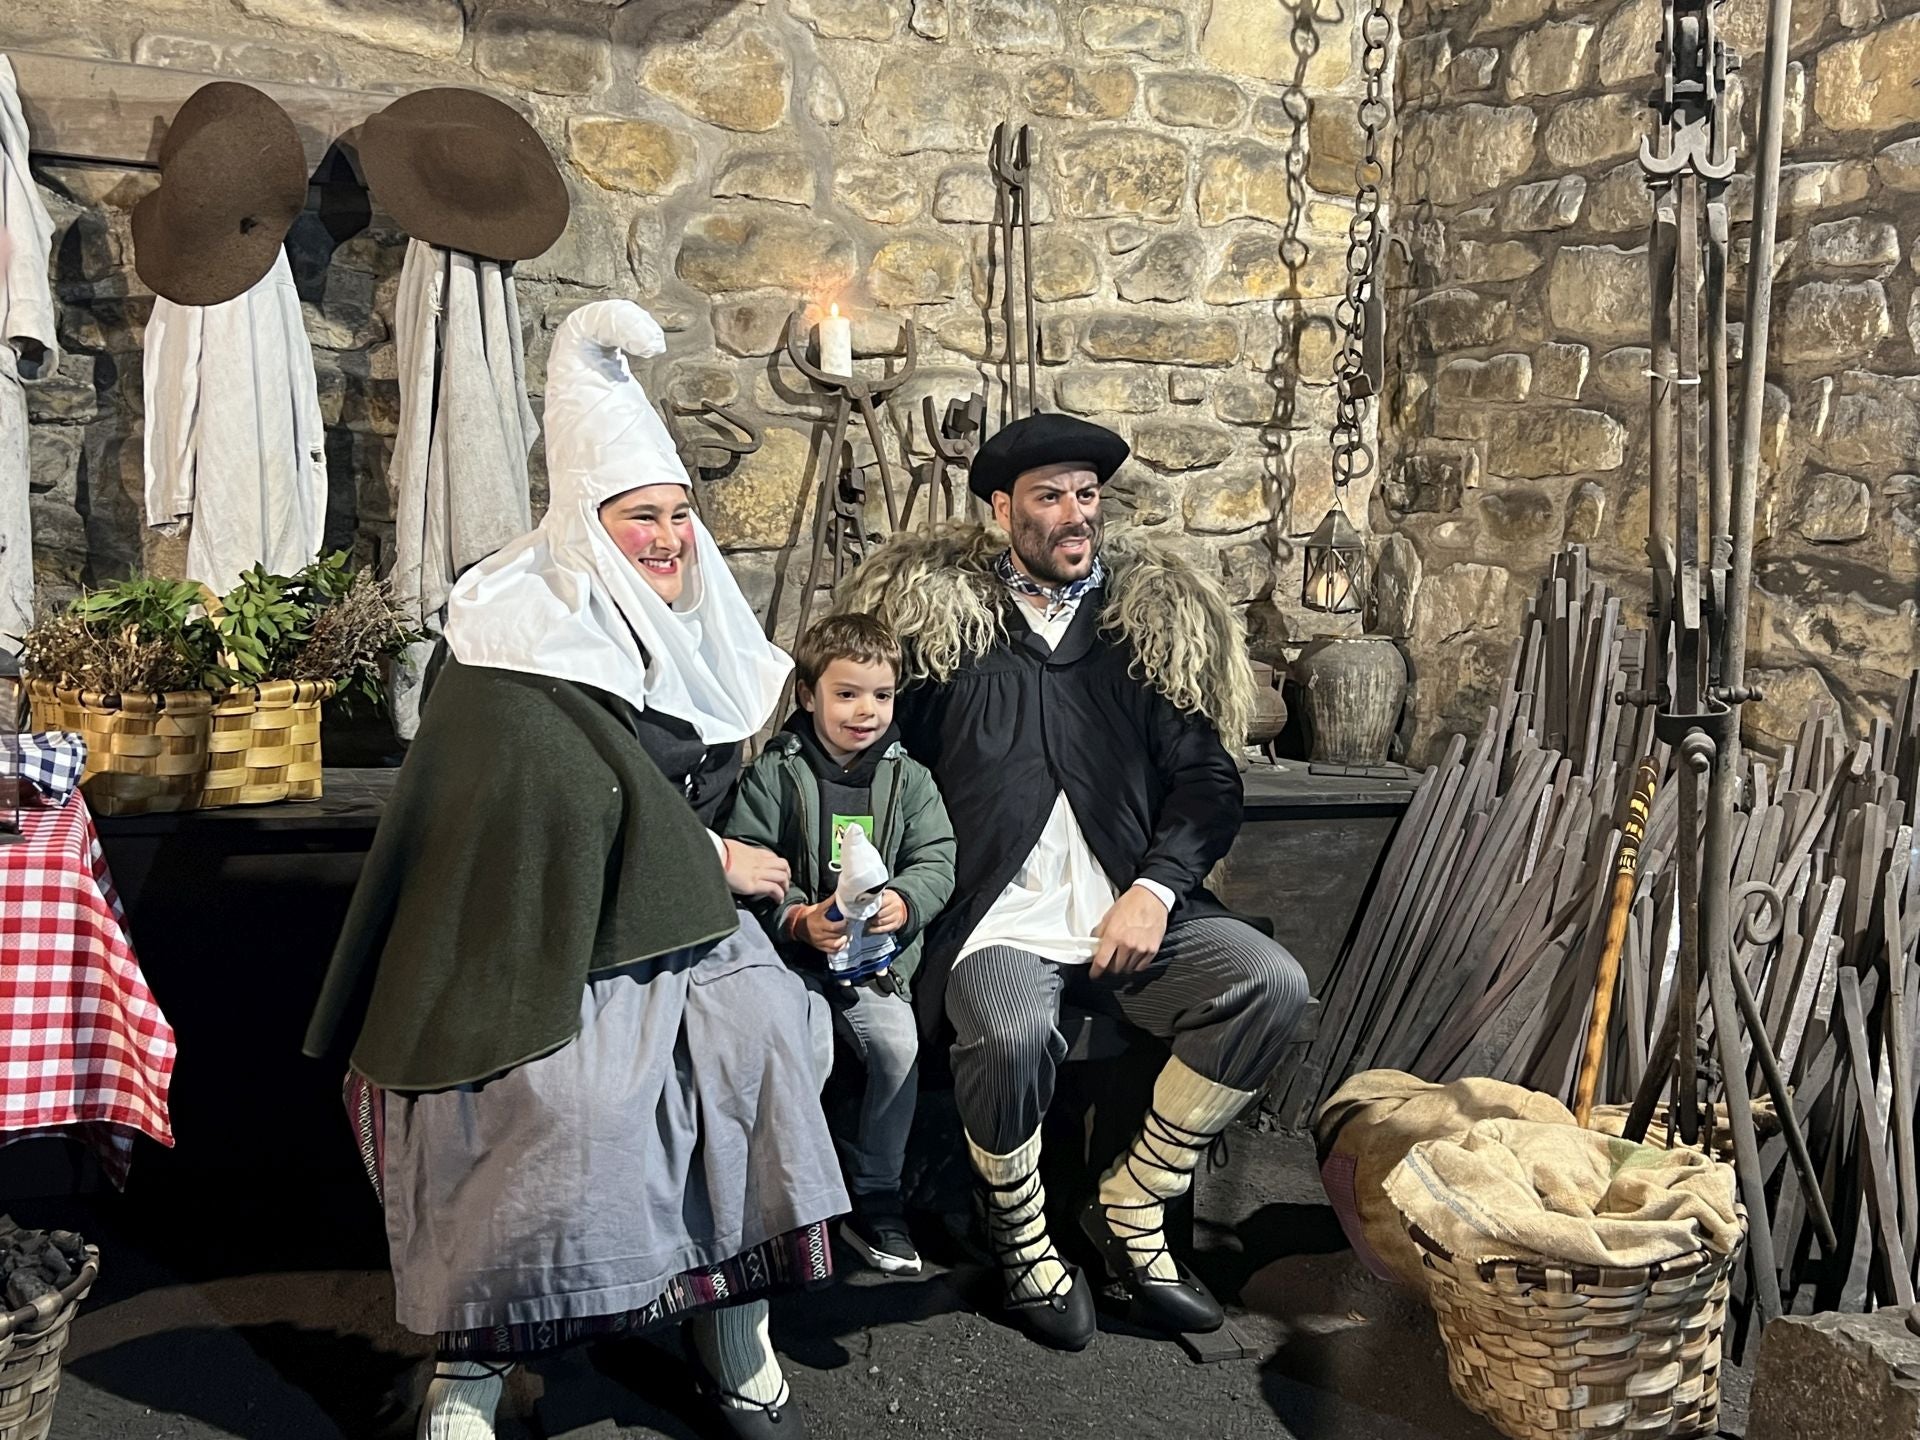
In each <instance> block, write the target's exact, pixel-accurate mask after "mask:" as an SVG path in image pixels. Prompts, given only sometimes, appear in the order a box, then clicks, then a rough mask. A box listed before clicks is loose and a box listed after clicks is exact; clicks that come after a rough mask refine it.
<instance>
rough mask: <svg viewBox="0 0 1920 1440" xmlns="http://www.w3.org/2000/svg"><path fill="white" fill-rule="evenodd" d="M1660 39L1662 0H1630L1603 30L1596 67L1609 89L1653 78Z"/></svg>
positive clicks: (1604, 84)
mask: <svg viewBox="0 0 1920 1440" xmlns="http://www.w3.org/2000/svg"><path fill="white" fill-rule="evenodd" d="M1659 42H1660V0H1627V4H1625V5H1623V6H1622V7H1621V8H1620V9H1618V10H1616V11H1614V12H1613V16H1612V18H1611V19H1609V20H1608V21H1607V24H1606V28H1605V29H1603V30H1602V31H1601V32H1600V47H1599V55H1598V59H1597V68H1598V70H1599V75H1600V83H1601V85H1602V86H1604V87H1605V88H1606V89H1608V90H1616V89H1619V88H1621V87H1623V86H1625V85H1627V84H1629V83H1630V82H1632V81H1635V80H1650V79H1652V78H1653V67H1654V62H1655V55H1656V50H1657V47H1658V45H1659Z"/></svg>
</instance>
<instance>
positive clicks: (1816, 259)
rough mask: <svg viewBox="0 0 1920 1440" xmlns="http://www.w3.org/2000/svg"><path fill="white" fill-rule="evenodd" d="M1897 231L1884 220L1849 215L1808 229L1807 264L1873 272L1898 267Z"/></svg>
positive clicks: (1833, 268) (1898, 244)
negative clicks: (1888, 267) (1886, 267)
mask: <svg viewBox="0 0 1920 1440" xmlns="http://www.w3.org/2000/svg"><path fill="white" fill-rule="evenodd" d="M1899 260H1900V232H1899V231H1897V230H1895V229H1894V228H1893V226H1892V225H1890V224H1888V223H1887V222H1886V221H1884V220H1868V219H1865V218H1863V217H1861V216H1858V215H1854V216H1849V217H1848V218H1847V219H1845V220H1829V221H1827V222H1825V223H1824V224H1820V225H1814V226H1811V227H1809V228H1808V230H1807V261H1808V263H1809V264H1812V265H1822V266H1825V267H1827V268H1828V269H1831V270H1872V269H1878V268H1880V267H1883V266H1889V265H1895V264H1898V263H1899Z"/></svg>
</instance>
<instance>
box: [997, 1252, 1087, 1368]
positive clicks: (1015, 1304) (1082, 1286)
mask: <svg viewBox="0 0 1920 1440" xmlns="http://www.w3.org/2000/svg"><path fill="white" fill-rule="evenodd" d="M1066 1271H1067V1279H1068V1282H1069V1283H1068V1286H1067V1288H1066V1289H1065V1290H1063V1291H1059V1292H1057V1293H1055V1294H1052V1295H1042V1296H1040V1297H1039V1298H1038V1299H1032V1300H1016V1299H1014V1298H1013V1297H1012V1296H1011V1295H1009V1296H1006V1297H1005V1298H1004V1299H1003V1300H1002V1301H1001V1309H1002V1310H1004V1311H1005V1312H1006V1316H1007V1319H1008V1320H1009V1321H1011V1322H1012V1323H1013V1324H1014V1325H1016V1326H1017V1327H1019V1328H1020V1329H1022V1330H1024V1331H1026V1332H1027V1334H1028V1335H1030V1336H1031V1337H1032V1338H1033V1339H1035V1340H1038V1341H1039V1342H1040V1343H1041V1344H1042V1345H1047V1346H1051V1347H1052V1348H1053V1349H1055V1350H1084V1349H1086V1348H1087V1346H1088V1345H1090V1344H1092V1343H1093V1337H1094V1336H1095V1335H1096V1334H1097V1333H1098V1332H1099V1328H1100V1326H1099V1323H1098V1319H1097V1317H1096V1316H1095V1314H1094V1309H1093V1291H1092V1290H1091V1289H1090V1288H1089V1287H1088V1285H1087V1278H1086V1276H1084V1275H1082V1274H1081V1273H1080V1267H1079V1266H1077V1265H1068V1266H1067V1267H1066Z"/></svg>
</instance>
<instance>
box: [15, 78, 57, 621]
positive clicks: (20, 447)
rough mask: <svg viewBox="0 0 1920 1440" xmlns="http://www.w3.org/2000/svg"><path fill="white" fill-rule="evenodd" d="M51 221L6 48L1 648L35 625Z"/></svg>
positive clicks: (50, 362)
mask: <svg viewBox="0 0 1920 1440" xmlns="http://www.w3.org/2000/svg"><path fill="white" fill-rule="evenodd" d="M52 245H53V221H52V220H51V219H50V218H49V217H48V215H47V207H46V206H45V205H44V204H43V203H41V200H40V192H39V191H38V190H37V189H36V188H35V187H34V183H33V175H32V174H31V173H30V172H29V171H28V169H27V121H26V116H25V115H24V114H22V113H21V109H20V92H19V87H18V85H17V84H16V82H15V80H14V74H13V62H12V61H10V60H8V59H7V57H6V56H4V55H0V649H5V650H8V651H12V650H14V649H16V648H18V646H17V642H18V639H19V637H20V636H21V635H23V634H25V633H26V632H27V631H28V630H29V629H31V628H32V626H33V523H32V518H31V515H30V513H29V508H28V501H27V493H28V490H27V481H28V478H29V477H28V459H27V455H28V451H27V397H26V391H25V390H24V389H22V388H21V382H22V381H23V380H39V379H43V378H44V377H46V376H48V375H51V374H53V372H54V370H55V369H56V368H57V367H58V365H59V363H60V344H59V340H58V338H57V337H56V335H55V332H54V317H53V288H52V287H51V286H50V285H49V284H48V283H47V262H48V258H49V255H50V252H51V249H52Z"/></svg>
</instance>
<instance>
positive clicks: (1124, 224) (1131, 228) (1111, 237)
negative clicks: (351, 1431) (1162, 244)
mask: <svg viewBox="0 0 1920 1440" xmlns="http://www.w3.org/2000/svg"><path fill="white" fill-rule="evenodd" d="M1152 238H1153V231H1151V230H1149V229H1148V228H1147V227H1146V226H1144V225H1135V224H1134V223H1133V222H1132V221H1130V220H1122V221H1120V222H1119V223H1118V224H1117V225H1109V226H1108V227H1107V253H1108V254H1109V255H1131V254H1132V253H1133V252H1134V251H1136V250H1138V249H1139V248H1140V247H1141V246H1142V245H1144V244H1146V243H1147V241H1149V240H1151V239H1152Z"/></svg>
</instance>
